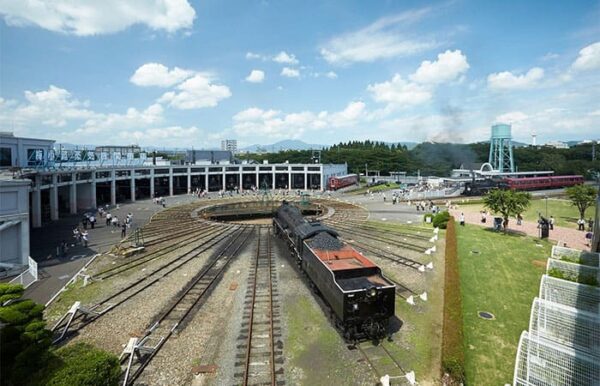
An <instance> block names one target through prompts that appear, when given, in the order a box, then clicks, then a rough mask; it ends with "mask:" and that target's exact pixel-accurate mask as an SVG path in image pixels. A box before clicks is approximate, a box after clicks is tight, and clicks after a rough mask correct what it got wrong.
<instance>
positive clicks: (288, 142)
mask: <svg viewBox="0 0 600 386" xmlns="http://www.w3.org/2000/svg"><path fill="white" fill-rule="evenodd" d="M324 147H326V145H316V144H310V143H306V142H304V141H300V140H298V139H285V140H283V141H279V142H275V143H273V144H270V145H258V144H256V145H250V146H246V147H243V148H241V149H239V151H242V152H246V151H248V152H250V153H257V152H263V153H276V152H278V151H282V150H320V149H323V148H324Z"/></svg>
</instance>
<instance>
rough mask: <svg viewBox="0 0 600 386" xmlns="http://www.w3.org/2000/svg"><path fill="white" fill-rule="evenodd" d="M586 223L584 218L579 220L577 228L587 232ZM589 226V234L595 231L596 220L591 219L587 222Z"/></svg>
mask: <svg viewBox="0 0 600 386" xmlns="http://www.w3.org/2000/svg"><path fill="white" fill-rule="evenodd" d="M585 223H586V221H585V220H584V219H583V218H580V219H579V220H577V228H578V229H579V230H580V231H585ZM587 224H588V232H592V231H593V230H594V220H592V218H591V217H590V218H589V219H588V220H587Z"/></svg>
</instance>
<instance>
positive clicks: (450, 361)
mask: <svg viewBox="0 0 600 386" xmlns="http://www.w3.org/2000/svg"><path fill="white" fill-rule="evenodd" d="M446 213H447V212H446ZM440 214H441V213H440ZM447 224H448V230H447V231H446V256H445V259H446V271H445V274H444V325H443V328H442V334H443V335H442V368H443V371H444V372H445V373H447V374H448V375H449V376H450V377H451V378H452V380H453V382H452V383H455V384H461V383H464V381H465V370H464V368H465V353H464V348H463V316H462V299H461V295H460V273H459V269H458V249H457V242H456V226H455V224H454V218H452V217H449V221H448V222H447Z"/></svg>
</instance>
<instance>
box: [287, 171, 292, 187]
mask: <svg viewBox="0 0 600 386" xmlns="http://www.w3.org/2000/svg"><path fill="white" fill-rule="evenodd" d="M291 190H292V172H291V171H290V167H289V166H288V191H291Z"/></svg>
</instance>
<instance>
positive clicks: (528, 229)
mask: <svg viewBox="0 0 600 386" xmlns="http://www.w3.org/2000/svg"><path fill="white" fill-rule="evenodd" d="M461 212H462V213H464V214H465V222H466V223H467V224H474V225H480V226H484V227H489V228H491V227H492V225H493V221H494V216H491V215H490V216H487V222H486V223H485V224H483V223H482V222H481V213H479V212H474V211H469V210H468V209H466V210H465V208H459V209H451V210H450V214H452V215H453V216H454V218H455V219H456V220H457V221H458V219H459V216H460V214H461ZM537 225H538V224H537V223H534V222H530V221H523V224H522V225H517V220H516V219H514V218H512V219H510V220H509V222H508V229H509V230H512V231H516V232H523V233H525V234H527V235H529V236H532V237H539V229H538V228H537ZM585 233H586V232H582V231H578V230H576V229H571V228H564V227H557V226H555V227H554V230H551V231H550V236H549V239H550V240H552V241H554V242H555V243H558V242H559V241H560V242H561V243H566V244H567V246H568V247H569V248H576V249H579V250H582V251H589V250H590V247H588V246H587V245H586V241H585Z"/></svg>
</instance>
